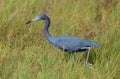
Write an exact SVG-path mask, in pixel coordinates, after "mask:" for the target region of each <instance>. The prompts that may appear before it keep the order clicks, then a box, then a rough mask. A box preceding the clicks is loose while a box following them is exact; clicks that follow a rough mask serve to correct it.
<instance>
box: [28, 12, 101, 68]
mask: <svg viewBox="0 0 120 79" xmlns="http://www.w3.org/2000/svg"><path fill="white" fill-rule="evenodd" d="M39 20H45V26H44V34H45V37H46V38H47V40H48V41H49V42H50V43H52V44H53V45H54V46H56V47H58V48H59V49H61V50H63V51H65V52H68V53H74V52H81V51H85V50H88V53H87V57H86V65H87V66H88V67H90V68H91V67H92V64H90V63H88V58H89V54H90V47H91V46H100V44H98V43H96V42H93V41H89V40H86V39H83V38H78V37H73V36H54V37H53V36H51V34H50V33H49V31H48V28H49V26H50V18H49V17H48V16H47V15H46V14H40V15H39V16H37V17H35V18H33V19H31V20H29V21H27V22H26V24H28V23H31V22H34V21H39Z"/></svg>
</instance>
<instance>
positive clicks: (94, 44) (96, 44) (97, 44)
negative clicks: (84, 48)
mask: <svg viewBox="0 0 120 79" xmlns="http://www.w3.org/2000/svg"><path fill="white" fill-rule="evenodd" d="M91 45H92V46H100V44H99V43H96V42H91Z"/></svg>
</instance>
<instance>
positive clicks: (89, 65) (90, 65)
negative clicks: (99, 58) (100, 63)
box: [86, 47, 93, 68]
mask: <svg viewBox="0 0 120 79" xmlns="http://www.w3.org/2000/svg"><path fill="white" fill-rule="evenodd" d="M87 49H88V53H87V57H86V65H87V66H88V67H89V68H93V66H92V64H90V63H88V59H89V55H90V47H87Z"/></svg>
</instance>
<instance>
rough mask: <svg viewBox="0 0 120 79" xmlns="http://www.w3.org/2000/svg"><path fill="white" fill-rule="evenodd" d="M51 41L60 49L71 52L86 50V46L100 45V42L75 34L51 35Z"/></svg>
mask: <svg viewBox="0 0 120 79" xmlns="http://www.w3.org/2000/svg"><path fill="white" fill-rule="evenodd" d="M49 42H51V43H52V44H53V45H55V46H56V47H58V48H59V49H61V50H63V51H65V52H69V53H74V52H81V51H84V50H86V49H84V47H91V46H99V44H98V43H96V42H92V41H88V40H85V39H82V38H78V37H73V36H56V37H51V40H49Z"/></svg>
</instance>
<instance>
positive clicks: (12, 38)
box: [0, 0, 120, 79]
mask: <svg viewBox="0 0 120 79" xmlns="http://www.w3.org/2000/svg"><path fill="white" fill-rule="evenodd" d="M119 6H120V2H119V0H102V1H100V2H98V1H97V0H90V1H88V0H84V1H82V0H74V1H73V0H60V1H57V0H51V1H48V0H36V1H30V0H0V18H1V19H0V79H119V78H120V75H119V74H120V61H119V58H120V48H119V47H120V31H119V29H120V7H119ZM41 13H46V14H47V15H48V16H49V17H50V18H51V22H52V23H51V27H50V29H49V30H50V33H51V34H52V35H54V36H56V35H70V36H78V37H82V38H86V39H89V40H93V41H96V42H99V43H100V44H101V46H100V47H93V48H92V50H91V53H90V59H89V61H90V62H91V63H93V65H94V69H89V68H87V67H86V66H85V58H86V53H85V52H83V53H82V52H81V53H75V57H76V63H75V64H74V66H73V62H72V59H71V58H68V60H67V62H66V61H62V59H63V58H64V55H67V54H66V53H64V52H62V51H60V50H59V49H57V48H56V47H54V46H52V45H51V44H50V43H49V42H47V40H46V38H45V37H44V34H43V25H44V22H42V21H41V22H36V23H32V24H30V25H25V22H26V21H27V20H29V19H32V18H34V17H36V16H38V15H39V14H41Z"/></svg>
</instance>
